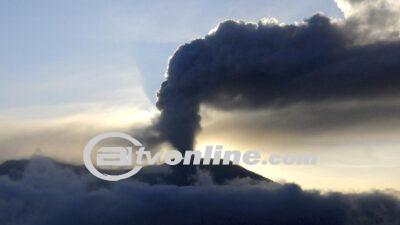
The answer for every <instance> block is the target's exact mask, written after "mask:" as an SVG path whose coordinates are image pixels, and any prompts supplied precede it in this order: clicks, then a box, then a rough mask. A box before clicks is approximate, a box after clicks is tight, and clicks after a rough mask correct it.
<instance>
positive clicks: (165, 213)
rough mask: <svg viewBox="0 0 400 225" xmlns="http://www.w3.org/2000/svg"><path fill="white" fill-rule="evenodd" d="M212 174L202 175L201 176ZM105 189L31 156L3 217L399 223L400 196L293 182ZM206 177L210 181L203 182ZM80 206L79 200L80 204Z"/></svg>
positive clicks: (3, 190)
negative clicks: (323, 190)
mask: <svg viewBox="0 0 400 225" xmlns="http://www.w3.org/2000/svg"><path fill="white" fill-rule="evenodd" d="M206 176H207V175H204V174H200V175H199V176H198V179H199V180H202V181H204V179H205V177H206ZM200 183H202V184H203V185H199V186H185V187H178V186H167V185H165V186H164V185H156V186H149V185H147V184H145V183H138V182H134V181H123V182H118V183H116V184H115V185H111V186H110V187H108V188H105V187H103V188H100V186H98V185H97V184H96V180H95V179H94V177H92V176H89V175H77V174H76V173H74V172H72V171H70V170H68V169H67V168H61V167H59V166H58V165H56V164H54V163H53V162H52V161H49V160H47V159H42V158H36V159H33V160H32V161H31V162H30V165H29V166H28V168H27V169H26V170H25V172H24V173H23V178H22V179H21V180H10V179H9V178H8V177H6V176H1V177H0V221H1V223H2V224H7V225H16V224H31V225H35V224H40V225H46V224H59V225H60V224H110V223H111V224H152V225H154V224H171V225H172V224H173V225H179V224H185V225H188V224H230V225H234V224H277V225H278V224H324V225H326V224H335V225H338V224H364V225H370V224H386V225H390V224H393V225H394V224H399V222H400V217H399V215H400V202H399V200H398V199H397V198H395V197H393V196H391V195H388V194H384V193H364V194H340V193H327V194H320V193H318V192H315V191H303V190H302V189H301V188H300V187H298V186H297V185H294V184H288V185H283V186H276V185H272V186H271V184H270V183H258V184H250V183H249V182H246V180H242V181H236V182H233V183H231V184H230V185H225V186H217V185H213V184H212V183H207V182H200ZM204 183H206V185H204ZM78 206H79V207H78Z"/></svg>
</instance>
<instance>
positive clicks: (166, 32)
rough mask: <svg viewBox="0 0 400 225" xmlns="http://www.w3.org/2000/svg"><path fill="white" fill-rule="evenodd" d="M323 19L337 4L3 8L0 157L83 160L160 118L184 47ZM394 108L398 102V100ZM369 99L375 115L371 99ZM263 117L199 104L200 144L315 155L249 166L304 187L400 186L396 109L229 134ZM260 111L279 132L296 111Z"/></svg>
mask: <svg viewBox="0 0 400 225" xmlns="http://www.w3.org/2000/svg"><path fill="white" fill-rule="evenodd" d="M317 12H320V13H323V14H324V15H326V16H328V17H331V18H337V19H342V18H343V17H344V15H343V13H342V12H341V10H340V9H339V8H338V7H337V5H336V3H335V2H334V1H333V0H304V1H299V0H283V1H268V0H264V1H235V2H230V1H225V2H222V1H168V2H167V1H152V2H150V1H63V2H55V1H35V2H33V1H18V2H15V1H2V2H1V3H0V27H1V28H2V29H1V32H2V35H0V45H1V49H2V51H1V52H0V126H1V127H2V128H3V129H2V130H1V131H0V160H1V161H4V160H8V159H14V158H24V157H30V156H31V155H32V154H35V153H38V152H40V153H41V154H45V155H49V156H51V157H55V158H57V159H60V160H63V161H67V162H73V163H81V151H82V149H83V147H84V145H85V144H86V142H87V140H89V139H90V137H92V136H94V135H96V134H97V133H99V132H102V131H110V130H118V131H128V130H130V129H131V128H132V127H140V126H144V125H146V124H149V123H150V122H151V120H152V118H153V117H154V116H155V115H158V114H159V112H158V111H157V109H156V107H155V102H156V92H157V90H158V89H159V87H160V84H161V83H162V82H163V81H164V79H165V73H166V71H167V66H168V60H169V58H170V57H171V56H172V55H173V54H174V52H175V51H176V50H177V48H178V47H179V46H180V45H182V44H184V43H188V42H190V41H191V40H193V39H196V38H199V37H203V36H205V35H207V34H208V33H209V32H210V30H212V29H213V28H215V27H216V26H217V25H218V24H219V23H220V22H222V21H225V20H227V19H233V20H244V21H246V22H257V21H259V20H261V19H262V18H276V19H277V20H278V21H279V22H280V23H286V24H292V23H295V22H301V21H303V19H304V18H308V17H310V16H311V15H313V14H314V13H317ZM347 13H350V12H349V11H347ZM391 103H392V104H393V105H394V107H397V106H398V102H397V100H396V99H395V100H393V101H392V102H391ZM365 104H366V106H365V107H367V108H368V104H370V103H365ZM340 106H342V105H340ZM340 106H338V107H340ZM385 107H386V105H385ZM327 110H329V107H328V106H327ZM257 113H260V112H244V113H227V112H221V111H219V110H216V109H213V108H207V107H204V108H203V109H202V114H203V115H204V118H205V119H204V121H203V122H204V124H203V127H204V129H203V130H202V132H201V133H200V134H199V137H198V141H197V147H199V148H201V146H204V145H206V144H223V145H224V146H226V147H227V148H238V149H240V150H248V149H249V148H259V149H262V150H263V151H264V152H265V154H268V153H272V152H306V153H310V152H311V153H313V154H316V155H318V156H319V157H320V162H319V164H318V165H316V166H315V167H301V168H298V167H288V166H278V167H267V168H265V167H249V168H248V169H251V170H253V171H255V172H257V173H260V174H262V175H264V176H266V177H269V178H271V179H274V180H279V181H282V182H283V181H285V182H296V183H299V184H300V185H302V186H303V187H305V188H318V189H322V190H324V189H332V188H333V189H337V190H346V191H360V190H371V189H374V188H376V189H386V188H395V189H396V188H397V189H398V188H400V183H399V182H400V179H399V178H400V177H399V176H400V175H398V174H400V166H399V165H400V164H399V162H400V157H399V156H398V154H396V152H397V151H398V148H399V147H400V142H399V141H398V140H400V139H399V136H400V135H399V129H398V127H399V126H398V124H399V123H398V122H399V121H398V120H396V119H398V118H397V117H398V116H396V115H398V114H395V115H394V116H393V117H394V122H392V123H385V121H384V122H379V121H378V122H377V123H376V124H372V125H371V124H367V125H365V126H364V124H361V125H358V126H351V127H347V128H346V127H345V128H341V129H335V130H331V129H324V130H323V131H320V132H319V131H313V132H305V133H307V134H304V132H302V131H301V130H296V129H295V128H294V127H293V126H292V127H291V126H289V128H286V129H284V128H285V127H282V126H280V127H279V128H281V129H278V128H276V129H269V130H265V132H263V133H262V134H254V132H252V131H251V130H249V131H245V130H246V126H242V129H241V130H238V129H237V127H235V126H233V127H232V129H228V127H230V126H232V125H231V124H232V123H235V121H237V120H236V119H235V118H237V117H241V118H243V117H245V118H249V121H247V124H252V122H253V121H252V118H256V117H257ZM261 113H263V114H265V113H271V119H270V124H272V125H271V126H272V127H273V126H274V123H273V121H274V119H277V120H279V118H280V117H279V116H280V115H281V116H282V115H289V116H290V113H291V111H288V112H284V114H278V113H276V112H270V111H268V112H261ZM274 113H275V114H274ZM285 113H286V114H285ZM309 113H310V112H307V111H305V112H304V114H305V115H307V114H309ZM287 118H290V117H287ZM287 118H284V119H287ZM367 119H368V117H367ZM372 119H374V118H372ZM307 121H311V122H318V120H316V121H313V120H312V119H310V120H307ZM296 123H298V121H294V122H293V123H292V124H296ZM321 126H322V125H321ZM299 127H300V128H301V127H302V126H300V125H299ZM332 184H335V186H334V187H333V186H332Z"/></svg>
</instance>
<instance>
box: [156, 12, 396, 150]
mask: <svg viewBox="0 0 400 225" xmlns="http://www.w3.org/2000/svg"><path fill="white" fill-rule="evenodd" d="M353 24H354V22H353ZM364 32H365V31H364ZM359 40H362V42H363V43H362V44H361V41H359ZM167 72H168V77H167V80H166V81H165V82H163V84H162V85H161V89H160V91H159V94H158V97H159V99H158V102H157V107H158V108H159V109H160V110H161V116H160V118H159V121H158V123H157V125H156V126H157V128H158V129H159V131H160V133H161V136H162V137H163V138H165V139H166V140H168V141H169V142H171V143H172V144H173V145H174V146H175V147H176V148H178V149H180V150H186V149H191V148H192V147H193V144H194V141H195V135H196V132H198V131H199V129H200V115H199V107H200V104H206V105H208V106H211V107H216V108H219V109H223V110H230V109H258V108H267V107H282V106H285V105H288V104H293V103H299V102H314V101H324V100H352V99H364V98H383V97H387V96H393V95H397V94H399V92H400V43H399V42H398V41H390V42H389V41H388V42H384V41H379V42H374V41H373V40H371V41H369V42H368V43H365V40H364V39H362V37H360V35H359V33H357V32H356V30H351V29H349V26H348V24H346V23H345V22H343V23H334V22H332V21H331V20H330V19H329V18H327V17H325V16H322V15H315V16H313V17H311V18H309V19H307V20H306V21H305V22H304V23H301V24H299V25H278V24H271V23H262V22H259V23H258V24H249V23H243V22H234V21H226V22H223V23H221V24H220V25H219V26H218V28H217V29H216V31H215V32H214V33H211V34H209V35H207V36H206V37H205V38H203V39H198V40H194V41H192V42H191V43H189V44H185V45H183V46H181V47H180V48H179V49H178V50H177V51H176V53H175V54H174V56H173V57H172V58H171V60H170V63H169V67H168V71H167Z"/></svg>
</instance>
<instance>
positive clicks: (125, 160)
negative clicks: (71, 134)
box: [83, 132, 144, 181]
mask: <svg viewBox="0 0 400 225" xmlns="http://www.w3.org/2000/svg"><path fill="white" fill-rule="evenodd" d="M115 138H120V139H123V140H126V141H128V142H130V143H131V144H132V145H133V146H135V147H136V148H139V149H138V151H143V150H144V147H143V146H142V144H141V143H140V142H139V141H138V140H136V139H135V138H133V137H131V136H129V135H128V134H125V133H120V132H108V133H102V134H99V135H97V136H96V137H94V138H92V139H91V140H90V141H89V142H88V143H87V144H86V146H85V149H84V150H83V161H84V163H85V166H86V168H87V169H88V170H89V172H90V173H92V174H93V175H94V176H96V177H98V178H100V179H103V180H107V181H118V180H122V179H126V178H129V177H131V176H133V175H135V174H136V173H137V172H139V170H140V169H142V166H140V165H135V166H134V167H133V168H132V169H131V170H130V171H128V172H126V173H124V174H119V175H111V174H106V173H101V172H100V171H99V170H97V169H96V167H95V166H94V165H93V162H92V158H91V155H92V151H93V149H94V147H95V146H96V144H98V143H100V142H101V141H103V140H106V139H115ZM101 150H102V152H100V151H101ZM131 156H132V148H130V147H129V148H125V147H103V148H102V149H100V150H99V152H98V153H97V165H99V163H100V164H101V163H102V165H114V166H133V165H132V157H131ZM107 157H108V158H107Z"/></svg>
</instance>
